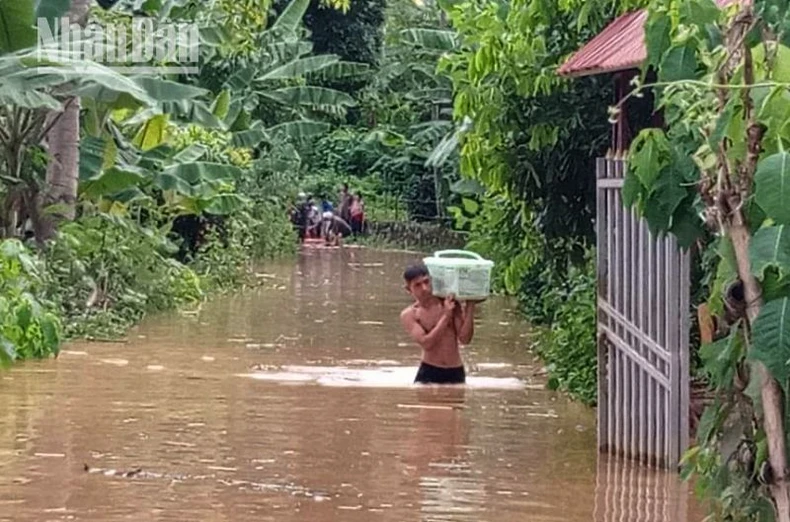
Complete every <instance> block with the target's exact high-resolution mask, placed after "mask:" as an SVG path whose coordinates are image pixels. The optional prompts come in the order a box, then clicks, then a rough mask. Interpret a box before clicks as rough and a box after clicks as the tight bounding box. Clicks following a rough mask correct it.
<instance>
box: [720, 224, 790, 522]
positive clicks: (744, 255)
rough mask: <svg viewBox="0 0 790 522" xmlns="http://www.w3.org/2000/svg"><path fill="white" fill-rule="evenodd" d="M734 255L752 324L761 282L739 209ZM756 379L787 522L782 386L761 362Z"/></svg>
mask: <svg viewBox="0 0 790 522" xmlns="http://www.w3.org/2000/svg"><path fill="white" fill-rule="evenodd" d="M729 228H730V230H729V232H730V238H731V239H732V245H733V249H734V250H735V257H736V261H737V263H738V275H739V276H740V279H741V281H742V282H743V290H744V299H745V301H746V305H747V307H746V316H747V318H748V320H749V324H750V325H753V324H754V321H755V320H756V319H757V316H758V315H759V314H760V308H762V295H761V291H760V285H759V284H758V282H757V280H756V279H755V278H754V276H753V275H752V273H751V266H750V262H749V241H750V236H749V230H748V229H747V227H746V225H745V223H744V219H743V214H742V211H741V210H738V211H736V212H734V213H733V222H732V224H731V225H730V227H729ZM755 368H756V369H757V375H753V376H752V378H757V379H759V383H760V391H761V396H762V401H763V427H764V428H765V436H766V439H767V442H768V458H769V462H770V464H771V471H772V475H773V476H772V480H771V483H770V487H771V496H772V497H773V499H774V502H775V503H776V506H775V507H776V520H777V522H790V484H788V482H787V447H786V444H785V428H784V414H783V413H784V407H783V397H782V389H781V388H780V387H779V383H777V382H776V380H775V379H774V378H773V377H772V376H771V374H770V373H769V372H768V369H767V368H766V367H765V366H764V365H763V364H762V363H757V364H756V365H755Z"/></svg>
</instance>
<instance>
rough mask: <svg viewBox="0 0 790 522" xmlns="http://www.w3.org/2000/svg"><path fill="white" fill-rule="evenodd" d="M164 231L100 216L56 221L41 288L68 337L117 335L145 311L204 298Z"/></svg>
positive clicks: (167, 307)
mask: <svg viewBox="0 0 790 522" xmlns="http://www.w3.org/2000/svg"><path fill="white" fill-rule="evenodd" d="M176 250H177V248H176V247H175V245H173V244H172V243H171V242H170V241H169V240H168V238H167V237H166V236H165V235H164V233H163V232H161V231H159V230H157V229H147V228H144V227H142V226H140V225H139V224H137V223H136V222H134V221H132V220H130V219H126V218H121V217H114V216H110V215H106V214H99V215H95V216H89V217H84V218H81V219H79V220H78V221H75V222H72V223H66V224H64V225H62V226H61V228H60V231H59V234H58V238H57V239H56V240H55V241H54V242H53V243H52V244H51V245H50V248H49V249H48V250H47V251H46V253H45V254H44V261H45V263H46V267H47V272H46V282H47V284H46V290H45V294H46V295H47V297H48V298H49V299H51V300H52V301H53V302H54V303H55V304H56V306H57V309H58V310H59V313H60V315H61V317H62V318H63V320H64V322H65V324H66V328H65V333H66V336H67V337H82V336H88V337H107V338H110V337H116V336H118V335H121V334H122V333H123V331H125V330H126V329H127V328H128V327H129V326H131V325H132V324H134V323H136V322H137V321H139V320H141V319H142V318H143V317H144V316H145V315H146V314H148V313H151V312H156V311H161V310H168V309H172V308H175V307H178V306H181V305H183V304H186V303H190V302H195V301H197V300H199V299H200V298H201V297H202V295H203V294H202V292H201V288H200V280H199V278H198V276H197V275H196V274H195V272H194V271H192V270H191V269H189V268H188V267H186V266H184V265H182V264H181V263H179V262H178V261H176V260H175V259H173V258H172V257H171V256H172V255H173V254H174V253H175V251H176Z"/></svg>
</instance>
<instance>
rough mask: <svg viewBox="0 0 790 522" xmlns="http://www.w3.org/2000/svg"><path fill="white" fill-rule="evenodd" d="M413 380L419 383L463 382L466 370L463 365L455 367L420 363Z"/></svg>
mask: <svg viewBox="0 0 790 522" xmlns="http://www.w3.org/2000/svg"><path fill="white" fill-rule="evenodd" d="M414 382H418V383H421V384H463V383H465V382H466V372H465V371H464V367H463V366H459V367H457V368H440V367H439V366H434V365H432V364H428V363H421V364H420V368H419V369H418V370H417V377H415V378H414Z"/></svg>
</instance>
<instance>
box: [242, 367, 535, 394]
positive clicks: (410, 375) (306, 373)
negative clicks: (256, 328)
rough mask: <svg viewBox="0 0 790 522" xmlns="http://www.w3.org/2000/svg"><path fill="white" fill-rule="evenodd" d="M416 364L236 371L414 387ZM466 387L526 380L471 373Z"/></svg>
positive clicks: (265, 377)
mask: <svg viewBox="0 0 790 522" xmlns="http://www.w3.org/2000/svg"><path fill="white" fill-rule="evenodd" d="M416 373H417V367H416V366H388V367H385V368H349V367H348V366H282V367H281V368H280V369H279V371H257V372H251V373H243V374H237V375H238V376H239V377H247V378H251V379H256V380H261V381H271V382H283V383H293V382H303V383H311V384H317V385H320V386H332V387H344V386H347V387H364V388H411V387H413V386H421V385H419V384H414V376H415V375H416ZM465 386H466V387H467V388H477V389H494V390H520V389H524V387H525V384H524V382H523V381H522V380H520V379H517V378H515V377H486V376H478V375H470V376H467V378H466V385H465Z"/></svg>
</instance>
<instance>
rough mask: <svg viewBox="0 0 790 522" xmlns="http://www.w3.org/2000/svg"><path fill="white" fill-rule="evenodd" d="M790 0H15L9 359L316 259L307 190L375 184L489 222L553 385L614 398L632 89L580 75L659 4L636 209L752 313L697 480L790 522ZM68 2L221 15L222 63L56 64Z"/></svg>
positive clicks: (481, 224) (1, 185) (5, 71)
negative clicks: (615, 127) (606, 43)
mask: <svg viewBox="0 0 790 522" xmlns="http://www.w3.org/2000/svg"><path fill="white" fill-rule="evenodd" d="M110 3H112V2H105V3H104V4H103V5H108V4H110ZM785 4H786V2H782V1H779V0H756V1H755V2H754V6H753V7H745V8H743V9H742V10H741V11H739V9H740V8H739V7H737V6H736V7H733V8H729V9H724V10H720V9H719V8H717V7H716V5H715V4H714V2H713V1H712V0H618V1H617V2H611V1H609V0H564V1H562V2H545V1H542V0H513V1H511V2H509V3H502V2H499V1H497V0H480V1H476V2H466V1H463V0H441V1H440V2H439V3H433V2H423V1H417V2H398V3H386V2H384V1H380V0H370V1H364V2H362V1H360V2H356V1H355V0H351V1H348V0H332V1H329V2H327V1H324V0H290V1H287V0H237V1H226V0H218V1H215V2H208V3H207V2H201V1H197V0H174V1H172V2H157V1H147V2H140V1H137V0H120V1H118V2H115V3H114V5H113V6H112V7H111V8H110V9H104V8H102V7H99V6H94V5H93V4H92V2H91V1H90V0H72V1H71V2H64V1H62V0H40V1H36V2H34V1H33V0H18V1H16V2H14V3H13V6H12V3H9V2H6V3H3V4H2V5H0V25H2V26H3V27H7V28H12V29H13V31H6V32H4V33H3V34H2V35H0V237H1V238H3V239H4V241H3V242H2V244H0V272H1V273H0V312H2V317H3V319H2V321H0V362H8V361H10V360H12V359H14V358H28V357H46V356H47V355H49V354H52V353H54V352H56V351H57V349H58V346H59V344H60V342H61V340H62V339H64V338H69V337H73V336H87V337H94V338H96V337H110V336H117V335H119V334H121V333H122V332H123V331H125V329H126V328H127V327H128V326H129V325H131V324H132V323H134V322H136V321H138V320H140V318H142V317H143V316H144V315H145V314H147V313H150V312H153V311H157V310H164V309H169V308H173V307H179V306H185V305H188V304H190V303H194V302H197V301H199V300H200V299H202V298H204V297H205V295H207V293H209V292H214V291H221V290H224V289H228V288H232V287H235V286H237V285H239V284H243V283H244V282H245V274H246V272H247V269H248V267H249V265H250V262H251V261H252V260H253V259H260V258H266V257H268V256H273V255H277V254H282V253H286V252H288V251H290V250H291V249H292V248H293V247H294V244H295V241H294V239H295V238H294V235H293V232H292V230H291V226H290V223H289V222H288V221H287V212H286V209H287V205H288V202H289V201H290V200H292V198H293V196H294V195H295V193H296V192H297V191H300V190H301V191H305V192H310V193H311V194H313V195H314V196H316V197H318V198H324V197H328V198H334V197H335V195H336V193H337V190H338V188H339V186H340V184H341V183H348V184H349V185H350V188H351V190H352V192H361V193H362V194H363V196H364V198H365V201H366V206H367V208H368V210H369V211H370V212H369V215H368V217H369V218H373V219H387V220H389V219H408V220H412V221H416V222H432V223H440V224H443V225H445V226H452V227H454V228H456V229H458V230H462V231H465V232H467V233H468V237H469V242H468V248H470V249H472V250H476V251H477V252H479V253H481V254H483V255H484V256H485V257H487V258H489V259H492V260H494V261H495V262H496V270H495V274H494V284H495V287H496V288H497V289H498V290H500V291H502V292H506V293H509V294H513V295H516V296H518V298H519V301H520V303H521V308H522V311H523V313H524V314H525V316H526V317H527V318H529V319H530V320H531V321H532V322H533V323H534V324H535V325H536V326H538V327H539V328H538V336H537V338H536V340H535V344H534V345H533V346H532V348H533V349H534V350H535V351H536V352H537V353H538V354H539V355H540V356H541V357H542V358H543V359H544V360H545V361H546V363H547V366H548V369H549V372H550V379H549V382H550V384H551V386H552V387H555V388H558V389H561V390H564V391H567V392H569V393H570V394H571V395H572V396H573V397H575V398H577V399H579V400H581V401H583V402H585V403H587V404H595V401H596V373H597V372H596V346H595V295H596V294H595V266H594V259H595V256H594V254H595V244H594V232H593V217H594V208H595V204H594V203H595V201H594V175H593V173H594V164H593V161H594V160H595V158H596V157H599V156H602V155H604V154H605V153H606V150H607V148H608V147H609V136H610V124H609V118H610V117H611V114H610V112H609V110H608V106H609V105H610V103H611V101H612V99H613V92H612V89H613V86H612V78H610V77H608V76H606V75H599V76H594V77H590V78H586V79H578V80H567V79H563V78H560V77H559V76H558V75H557V74H556V68H557V66H558V65H559V64H560V63H562V62H563V61H564V59H565V58H566V57H567V56H568V55H569V54H570V53H572V52H574V51H575V50H577V49H578V48H579V47H581V46H582V45H583V44H584V43H585V42H587V41H589V40H590V39H591V38H592V37H593V36H594V35H595V34H596V33H597V32H599V31H600V30H601V29H602V28H603V27H604V26H605V25H606V24H607V23H608V22H610V21H611V20H612V19H614V18H615V17H616V16H617V15H618V14H620V13H622V12H624V11H627V10H630V9H633V8H637V7H648V9H649V20H648V23H647V26H646V31H647V46H648V63H646V64H645V68H644V71H643V74H642V75H641V76H640V78H639V80H640V82H647V81H650V82H653V83H652V84H651V85H650V86H646V85H642V84H639V83H638V84H637V85H636V86H635V89H636V90H635V93H634V95H633V96H632V97H631V99H630V102H629V103H632V104H633V102H638V104H639V105H641V109H640V110H642V111H645V114H650V113H652V112H653V110H654V109H655V108H660V109H661V111H662V113H663V116H664V118H665V120H666V122H667V124H668V128H667V129H658V128H649V129H646V130H644V131H642V132H641V133H640V134H639V136H638V137H637V139H636V140H635V142H634V144H633V147H632V150H631V157H630V164H631V165H632V168H631V170H630V171H629V175H628V178H627V183H626V187H625V197H626V200H627V201H626V203H627V204H629V205H633V206H635V208H637V209H638V211H639V212H641V213H642V214H643V215H644V216H645V218H646V219H647V220H648V221H649V223H650V225H651V228H652V229H653V230H655V231H663V232H666V233H671V234H674V235H675V236H677V238H678V239H679V241H680V243H681V244H683V245H684V246H688V245H691V244H695V245H696V246H697V247H698V248H699V250H700V255H699V256H698V257H699V259H698V266H697V267H696V270H695V274H694V299H695V300H696V301H697V302H701V301H706V302H707V304H708V305H709V308H710V309H711V310H712V311H713V312H714V313H715V314H716V315H717V316H719V317H720V318H725V319H726V320H725V321H723V322H721V324H720V325H719V327H720V328H719V332H718V333H719V336H718V338H717V341H716V342H714V343H713V344H709V345H705V346H703V347H702V348H701V350H700V352H699V354H698V362H699V365H700V370H701V375H702V376H704V377H705V378H706V379H707V382H708V383H710V385H711V387H712V388H713V389H714V391H715V392H716V401H715V403H714V404H713V405H712V406H711V407H709V408H708V409H707V410H706V411H705V415H704V416H703V419H702V422H701V425H700V430H699V432H700V433H699V440H698V445H697V446H696V447H695V448H694V449H692V451H691V452H689V454H688V455H687V464H688V471H689V473H692V472H693V473H696V474H697V475H698V476H700V477H701V479H702V480H700V481H699V484H700V489H701V491H702V492H705V493H707V494H708V495H709V496H710V498H712V499H713V501H714V502H713V511H715V512H716V513H717V514H718V515H719V516H720V518H721V519H724V520H771V519H773V516H774V511H776V512H778V513H779V517H778V520H787V516H788V513H790V494H789V493H788V486H787V484H786V483H785V482H784V480H785V479H786V478H787V477H786V471H785V470H786V467H787V465H786V463H787V449H786V439H787V437H786V433H787V429H786V426H787V408H786V407H785V404H786V394H787V382H788V376H789V375H790V374H789V373H788V371H787V367H788V366H787V360H788V359H790V344H788V342H787V340H788V339H790V331H788V326H787V325H790V320H788V319H790V317H788V313H789V312H788V310H790V308H788V307H787V306H786V305H787V303H788V299H790V293H788V288H790V286H788V285H787V281H786V278H787V277H786V276H787V274H786V272H787V270H788V269H790V268H789V267H788V263H790V249H789V248H790V247H788V243H787V238H786V236H785V235H784V233H783V232H784V228H783V227H784V226H785V225H786V224H788V223H786V221H788V219H790V218H789V217H788V211H787V209H788V208H790V201H788V197H790V196H788V194H790V192H788V191H787V189H786V187H790V179H789V178H788V174H789V173H790V168H789V167H787V165H788V164H790V162H787V161H785V160H786V159H787V157H786V156H787V153H786V152H785V151H786V149H787V146H788V141H789V140H790V135H788V134H787V126H786V125H785V123H786V120H787V117H788V107H790V106H789V105H788V92H787V89H788V85H789V84H790V76H788V63H787V62H788V60H790V51H788V47H787V46H788V44H790V41H788V36H787V35H788V34H790V33H788V29H790V27H788V17H787V14H786V13H787V12H788V10H787V6H786V5H785ZM67 11H68V12H69V13H70V14H71V16H72V18H73V19H74V20H76V21H77V22H78V23H82V24H84V23H86V21H87V20H96V21H104V22H106V21H112V22H115V23H121V24H127V25H128V24H129V23H130V20H131V16H132V14H133V13H134V14H135V16H150V17H155V18H157V19H158V20H160V21H171V22H175V21H184V22H190V23H194V24H197V25H199V26H200V28H201V48H200V49H201V50H200V52H201V56H200V58H201V60H200V72H199V74H167V75H164V74H160V75H157V74H155V73H150V74H128V75H122V74H119V73H116V72H114V71H112V70H109V69H107V68H106V67H104V66H102V65H101V64H98V63H93V62H90V61H87V60H75V59H74V58H73V57H70V56H65V55H62V54H60V55H58V54H54V55H52V56H50V60H49V61H48V62H47V63H42V62H41V59H40V57H37V56H36V55H35V53H34V51H33V46H34V45H35V32H34V28H33V25H32V22H33V20H34V17H35V16H37V15H40V16H47V17H50V18H52V19H54V18H56V17H58V16H60V15H63V14H65V13H66V12H67ZM736 15H737V16H736ZM37 66H38V67H37ZM41 67H45V69H44V71H45V72H46V74H40V72H41ZM653 97H655V99H654V98H653ZM629 112H631V113H632V114H634V112H635V111H633V110H631V111H629ZM636 116H637V117H640V115H639V114H637V115H636ZM701 216H702V217H701ZM772 505H773V506H775V507H777V510H774V509H771V507H772ZM760 516H762V517H763V518H759V517H760Z"/></svg>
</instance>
